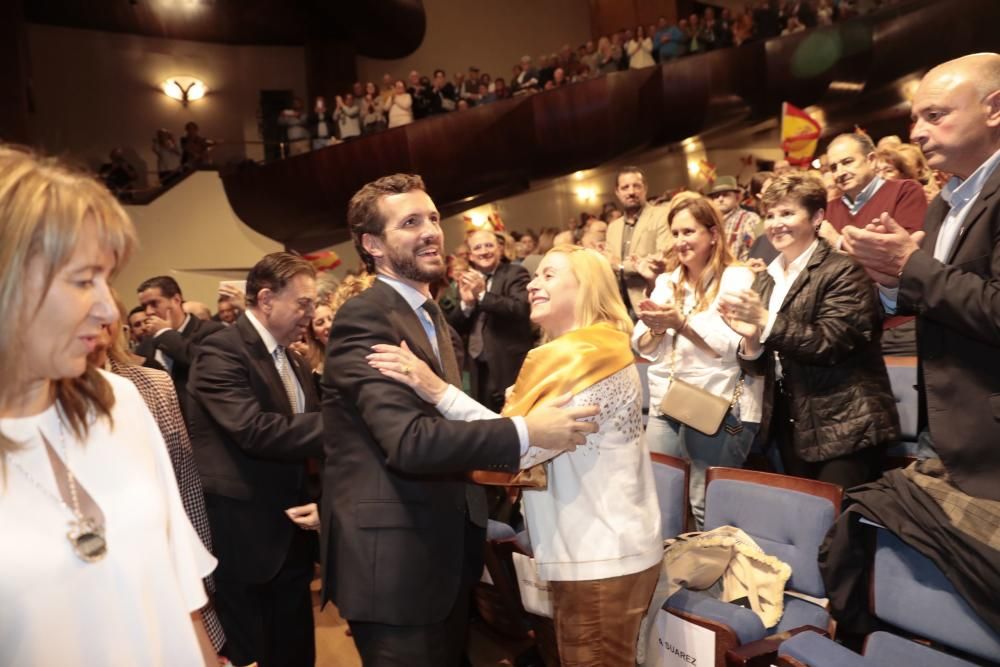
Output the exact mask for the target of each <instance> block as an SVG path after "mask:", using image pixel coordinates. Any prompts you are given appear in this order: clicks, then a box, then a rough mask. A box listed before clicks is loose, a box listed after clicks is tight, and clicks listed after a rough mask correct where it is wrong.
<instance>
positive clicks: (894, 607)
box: [872, 529, 1000, 660]
mask: <svg viewBox="0 0 1000 667" xmlns="http://www.w3.org/2000/svg"><path fill="white" fill-rule="evenodd" d="M872 579H873V584H872V608H873V612H874V614H875V616H876V617H878V618H879V619H880V620H882V621H885V622H887V623H891V624H892V625H894V626H896V627H898V628H900V629H901V630H905V631H906V632H910V633H913V634H914V635H918V636H920V637H923V638H925V639H930V640H931V641H934V642H938V643H940V644H943V645H944V646H948V647H951V648H953V649H958V650H959V651H963V652H965V653H968V654H971V655H974V656H977V657H980V658H985V659H987V660H997V658H998V656H1000V633H998V632H996V631H994V630H991V629H990V627H989V626H988V625H987V624H986V623H985V622H984V621H983V620H982V619H980V618H979V616H977V615H976V613H975V612H974V611H973V610H972V608H971V607H970V606H969V605H968V604H967V603H966V602H965V600H964V599H962V596H960V595H959V594H958V591H956V590H955V588H954V586H952V585H951V582H949V581H948V579H947V578H946V577H945V576H944V574H943V573H942V572H941V570H940V569H939V568H938V567H937V566H936V565H935V564H934V563H933V562H932V561H931V560H930V559H929V558H927V557H925V556H924V555H922V554H921V553H919V552H918V551H917V550H916V549H914V548H913V547H911V546H909V545H907V544H906V543H905V542H903V541H902V540H900V539H899V538H898V537H896V536H895V535H894V534H893V533H891V532H890V531H888V530H885V529H879V530H878V535H877V538H876V550H875V566H874V568H873V576H872Z"/></svg>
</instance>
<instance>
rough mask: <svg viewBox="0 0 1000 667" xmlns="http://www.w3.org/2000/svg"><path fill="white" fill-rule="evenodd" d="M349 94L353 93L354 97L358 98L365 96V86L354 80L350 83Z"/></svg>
mask: <svg viewBox="0 0 1000 667" xmlns="http://www.w3.org/2000/svg"><path fill="white" fill-rule="evenodd" d="M351 95H354V99H356V100H360V99H361V98H362V97H364V96H365V87H364V85H363V84H362V83H361V82H360V81H355V82H354V83H352V84H351Z"/></svg>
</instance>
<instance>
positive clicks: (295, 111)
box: [278, 97, 311, 156]
mask: <svg viewBox="0 0 1000 667" xmlns="http://www.w3.org/2000/svg"><path fill="white" fill-rule="evenodd" d="M278 125H281V126H282V127H284V128H285V139H286V140H287V142H288V155H289V156H292V155H302V154H303V153H308V152H309V149H310V147H311V146H310V143H309V117H308V115H306V113H305V111H303V109H302V100H300V99H299V98H297V97H296V98H295V99H294V100H292V106H291V107H290V108H288V109H285V110H283V111H282V112H281V114H280V115H279V116H278Z"/></svg>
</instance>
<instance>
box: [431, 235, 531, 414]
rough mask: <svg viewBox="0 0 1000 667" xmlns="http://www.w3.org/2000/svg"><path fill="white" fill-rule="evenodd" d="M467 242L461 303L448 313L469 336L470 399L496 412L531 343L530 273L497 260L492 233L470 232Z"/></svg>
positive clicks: (460, 284) (497, 246) (497, 249)
mask: <svg viewBox="0 0 1000 667" xmlns="http://www.w3.org/2000/svg"><path fill="white" fill-rule="evenodd" d="M465 243H466V245H468V246H469V265H470V267H471V268H470V269H469V270H468V271H465V272H464V273H462V274H461V275H460V276H459V277H458V293H459V297H460V302H459V303H457V304H455V305H454V306H453V307H452V308H451V310H450V311H449V312H447V313H446V315H447V318H448V321H449V322H450V323H451V325H452V326H453V327H455V329H456V330H457V331H458V332H459V333H460V334H463V335H465V336H467V337H468V338H467V340H468V344H467V348H466V350H467V355H466V357H467V359H468V360H469V363H468V365H467V367H468V368H469V369H470V371H471V372H472V395H473V398H475V399H476V400H478V401H479V402H480V403H482V404H483V405H485V406H486V407H488V408H489V409H490V410H493V411H494V412H499V411H500V408H502V407H503V404H504V393H505V392H506V390H507V387H509V386H511V385H512V384H514V380H515V378H517V373H518V371H520V370H521V364H522V363H524V357H525V356H526V355H527V354H528V350H530V349H531V347H532V345H533V343H534V334H533V333H532V331H531V320H530V314H531V307H530V306H529V305H528V283H529V282H530V281H531V276H529V275H528V271H527V270H526V269H525V268H524V267H522V266H521V265H520V264H512V263H508V262H501V261H500V260H501V257H502V256H503V250H502V246H501V245H500V244H499V243H498V241H497V237H496V235H495V234H494V233H493V232H491V231H488V230H485V231H477V232H473V233H471V234H469V237H468V238H467V239H466V240H465Z"/></svg>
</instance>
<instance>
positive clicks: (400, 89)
mask: <svg viewBox="0 0 1000 667" xmlns="http://www.w3.org/2000/svg"><path fill="white" fill-rule="evenodd" d="M899 1H900V0H871V1H869V2H864V1H862V2H858V1H855V0H788V1H786V2H773V1H771V0H760V1H759V2H757V3H755V4H748V5H747V6H746V7H745V8H744V9H743V10H742V11H738V12H733V11H732V10H730V9H729V8H722V9H719V10H717V9H716V8H714V7H711V6H708V7H705V8H704V9H703V10H701V11H698V12H694V13H692V14H690V15H689V16H688V17H687V18H681V19H679V20H678V21H677V22H675V23H670V22H669V21H667V19H666V18H665V17H662V16H661V17H660V18H659V19H658V20H657V22H656V23H655V24H650V25H648V26H645V25H638V26H635V28H622V29H621V30H618V31H616V32H613V33H611V34H608V35H602V36H601V37H600V38H598V39H597V40H588V41H587V42H585V43H583V44H580V45H579V46H577V47H576V48H575V49H574V48H573V47H572V46H571V45H569V44H564V45H563V46H562V47H561V48H560V49H559V51H558V52H556V53H551V54H542V55H540V56H539V57H538V58H537V59H532V57H531V56H529V55H525V56H523V57H521V59H520V60H519V61H518V62H517V63H515V64H514V65H513V66H512V68H511V73H510V78H509V79H505V78H504V77H503V76H500V75H491V74H490V73H489V72H480V71H479V68H478V67H474V66H471V67H469V68H468V71H467V72H463V71H460V70H459V71H455V72H454V74H453V76H452V77H451V79H449V77H448V73H447V72H446V71H445V70H443V69H436V70H434V72H433V73H432V74H431V75H430V76H427V75H426V74H425V73H422V72H419V71H417V70H412V71H411V72H410V73H409V74H408V76H407V77H406V79H402V78H396V77H393V76H392V75H391V74H384V75H383V76H382V81H381V82H380V83H376V82H374V81H368V82H364V83H363V82H360V81H357V82H355V83H354V84H353V85H352V86H351V89H350V90H348V91H345V92H344V93H343V94H342V95H337V96H336V104H335V105H334V106H333V107H332V108H330V107H329V106H328V105H327V102H326V98H325V97H322V96H320V97H317V98H316V99H315V101H314V103H313V106H312V109H310V110H307V109H306V108H305V105H304V104H303V102H302V100H301V99H295V100H294V101H293V103H292V106H291V107H289V108H288V109H285V110H283V111H282V112H281V114H280V115H279V117H278V122H279V124H281V125H282V126H283V127H284V128H285V133H286V139H287V141H288V151H287V154H288V155H299V154H301V153H303V152H306V151H309V150H311V149H314V148H321V147H323V146H328V145H331V144H333V143H337V142H338V141H344V140H347V139H352V138H354V137H359V136H362V135H366V134H372V133H374V132H379V131H381V130H384V129H386V128H390V127H398V126H400V125H406V124H408V123H411V122H413V121H414V120H420V119H421V118H427V117H429V116H434V115H437V114H441V113H447V112H450V111H462V110H465V109H469V108H471V107H475V106H481V105H484V104H490V103H491V102H496V101H497V100H503V99H507V98H510V97H517V96H520V95H527V94H530V93H536V92H539V91H543V90H551V89H553V88H559V87H561V86H564V85H567V84H570V83H576V82H579V81H586V80H588V79H592V78H594V77H598V76H603V75H605V74H609V73H611V72H618V71H625V70H629V69H640V68H644V67H652V66H654V65H657V64H659V63H666V62H669V61H671V60H675V59H677V58H681V57H683V56H687V55H696V54H699V53H706V52H708V51H712V50H714V49H721V48H728V47H732V46H739V45H741V44H744V43H746V42H752V41H757V40H765V39H770V38H772V37H779V36H782V35H788V34H792V33H795V32H800V31H802V30H805V29H807V28H814V27H817V26H827V25H831V24H832V23H833V22H834V21H839V20H844V19H849V18H852V17H855V16H858V15H860V14H863V13H868V12H871V11H876V10H878V9H881V8H882V7H885V6H889V5H892V4H896V3H897V2H899Z"/></svg>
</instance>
